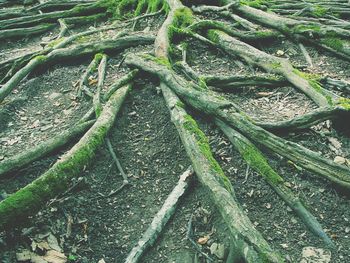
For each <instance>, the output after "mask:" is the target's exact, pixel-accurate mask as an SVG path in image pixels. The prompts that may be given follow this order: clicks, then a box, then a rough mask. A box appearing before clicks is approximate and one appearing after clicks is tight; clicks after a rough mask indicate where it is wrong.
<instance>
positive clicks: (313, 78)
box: [293, 69, 334, 106]
mask: <svg viewBox="0 0 350 263" xmlns="http://www.w3.org/2000/svg"><path fill="white" fill-rule="evenodd" d="M293 73H295V74H297V75H298V76H300V77H302V78H303V79H306V80H307V81H308V82H309V84H310V86H311V87H312V88H314V90H316V91H317V92H318V93H321V94H322V95H323V96H324V97H325V98H326V100H327V102H328V104H329V105H330V106H333V105H334V102H333V99H332V97H331V96H329V95H328V94H327V93H326V92H325V91H324V90H323V87H322V86H321V84H320V82H319V81H320V79H321V76H320V75H318V74H310V73H305V72H301V71H299V70H297V69H294V70H293Z"/></svg>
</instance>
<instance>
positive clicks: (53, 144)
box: [0, 120, 95, 178]
mask: <svg viewBox="0 0 350 263" xmlns="http://www.w3.org/2000/svg"><path fill="white" fill-rule="evenodd" d="M94 122H95V121H94V120H92V121H87V122H84V123H81V124H78V125H76V126H73V127H72V128H70V129H68V130H66V131H63V132H62V133H60V134H58V135H56V136H54V137H52V138H51V139H49V140H48V141H45V142H42V143H40V144H38V145H37V146H35V147H33V148H30V149H28V150H26V151H23V152H21V153H19V154H17V155H15V156H12V157H10V158H8V159H5V160H4V161H1V162H0V178H1V177H3V176H4V175H6V174H7V173H9V172H11V171H14V170H17V169H20V168H22V167H24V166H26V165H28V164H30V163H32V162H33V161H35V160H39V159H40V158H43V157H45V156H46V155H47V154H49V153H51V152H53V151H55V150H57V149H58V148H60V147H62V146H64V145H66V144H67V143H69V142H70V141H71V140H72V139H74V138H76V137H77V136H79V135H81V134H83V133H85V132H86V131H87V130H88V129H89V128H90V127H91V126H92V125H93V124H94Z"/></svg>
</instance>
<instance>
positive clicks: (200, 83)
mask: <svg viewBox="0 0 350 263" xmlns="http://www.w3.org/2000/svg"><path fill="white" fill-rule="evenodd" d="M198 79H199V81H198V85H199V86H200V87H201V89H203V90H207V89H208V86H207V83H205V79H204V78H203V77H199V78H198Z"/></svg>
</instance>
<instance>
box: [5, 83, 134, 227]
mask: <svg viewBox="0 0 350 263" xmlns="http://www.w3.org/2000/svg"><path fill="white" fill-rule="evenodd" d="M129 90H130V86H125V87H123V88H121V89H119V90H117V91H116V92H115V93H114V94H113V95H112V96H111V98H110V99H109V101H108V102H107V103H106V105H105V107H104V108H103V111H102V113H101V115H100V117H99V118H98V119H97V121H96V122H95V124H94V125H93V126H92V127H91V128H90V129H89V130H88V132H86V133H85V135H84V136H83V137H82V138H81V139H80V140H79V142H78V143H77V144H76V145H74V147H73V148H72V149H71V150H70V151H68V152H67V153H66V154H64V155H63V156H62V157H61V158H60V159H59V160H58V161H57V162H56V163H55V164H54V165H53V166H52V167H51V168H50V169H49V170H48V171H47V172H45V173H44V174H43V175H41V176H40V177H39V178H38V179H36V180H34V181H33V182H32V183H30V184H28V185H27V186H25V187H24V188H22V189H20V190H19V191H17V192H16V193H13V194H12V195H10V196H9V197H8V198H6V199H5V200H3V201H2V202H0V231H3V230H5V228H6V227H7V226H9V225H16V224H19V223H20V222H21V221H23V219H25V218H26V217H28V216H30V215H34V214H35V213H36V212H37V211H38V210H39V209H40V208H42V207H43V206H44V205H45V203H46V202H47V201H48V200H49V199H51V198H53V197H55V196H56V195H57V194H59V193H61V192H63V191H65V190H66V189H67V187H68V186H69V183H70V181H71V179H72V178H73V177H74V176H77V175H79V174H80V173H81V172H82V171H83V170H84V167H85V166H86V165H87V164H88V163H89V162H90V161H91V160H92V158H93V157H94V155H95V152H96V150H97V149H98V147H99V146H100V145H101V144H103V142H104V138H105V136H106V135H107V133H108V131H109V130H110V128H111V127H112V125H113V123H114V120H115V118H116V115H117V113H118V111H119V109H120V108H121V106H122V103H123V101H124V99H125V97H126V95H127V94H128V92H129Z"/></svg>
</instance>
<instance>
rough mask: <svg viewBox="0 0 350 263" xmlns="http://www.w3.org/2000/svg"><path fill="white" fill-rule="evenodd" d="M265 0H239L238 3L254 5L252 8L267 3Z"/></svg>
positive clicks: (260, 6)
mask: <svg viewBox="0 0 350 263" xmlns="http://www.w3.org/2000/svg"><path fill="white" fill-rule="evenodd" d="M268 2H269V1H267V0H254V1H246V0H241V1H240V4H241V5H247V6H250V7H254V8H262V6H266V5H268Z"/></svg>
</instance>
